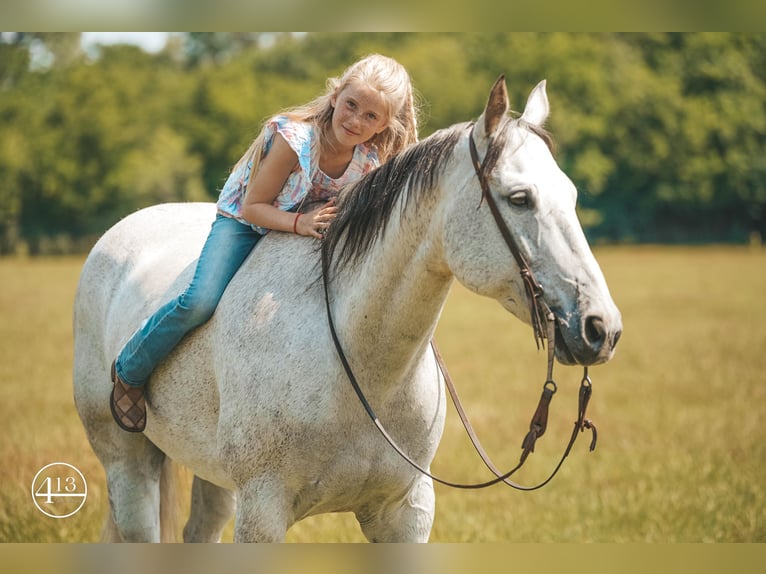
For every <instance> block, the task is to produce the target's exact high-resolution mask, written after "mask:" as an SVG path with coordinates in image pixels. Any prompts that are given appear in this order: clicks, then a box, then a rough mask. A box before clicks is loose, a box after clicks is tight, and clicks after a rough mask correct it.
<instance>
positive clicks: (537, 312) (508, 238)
mask: <svg viewBox="0 0 766 574" xmlns="http://www.w3.org/2000/svg"><path fill="white" fill-rule="evenodd" d="M474 129H475V128H474ZM468 141H469V148H470V153H471V160H472V162H473V166H474V170H475V172H476V177H477V178H478V180H479V185H480V186H481V190H482V199H485V200H486V201H487V205H488V206H489V209H490V212H491V213H492V216H493V217H494V219H495V223H496V224H497V227H498V230H499V231H500V234H501V235H502V237H503V239H504V240H505V243H506V245H507V246H508V248H509V250H510V251H511V254H512V255H513V258H514V259H515V260H516V263H517V264H518V266H519V270H520V273H521V277H522V280H523V282H524V288H525V290H526V292H527V296H528V299H529V306H530V309H529V310H530V315H531V318H532V328H533V331H534V336H535V343H536V345H537V348H538V349H539V348H540V346H541V345H542V346H543V347H544V346H545V340H547V341H548V369H547V376H546V380H545V383H544V384H543V392H542V395H541V396H540V401H539V402H538V404H537V408H536V409H535V412H534V414H533V415H532V420H531V421H530V423H529V431H528V432H527V434H526V436H525V437H524V440H523V442H522V445H521V448H522V453H521V456H520V458H519V462H518V464H517V465H516V466H515V467H514V468H512V469H511V470H509V471H507V472H505V473H502V472H500V471H499V470H498V468H497V467H496V466H495V464H494V463H493V462H492V460H491V459H490V458H489V456H488V455H487V452H486V451H485V450H484V447H483V446H482V445H481V442H480V441H479V439H478V437H477V436H476V432H475V431H474V429H473V426H472V425H471V422H470V421H469V419H468V416H467V415H466V413H465V410H464V409H463V405H462V403H461V402H460V399H459V397H458V395H457V390H456V388H455V385H454V383H453V382H452V379H451V377H450V376H449V373H448V371H447V368H446V365H445V364H444V360H443V359H442V356H441V353H440V352H439V350H438V348H437V347H436V343H435V342H434V341H433V340H432V341H431V347H432V349H433V353H434V357H435V359H436V363H437V365H438V367H439V369H440V370H441V372H442V376H443V378H444V383H445V386H446V387H447V390H448V392H449V394H450V397H451V398H452V402H453V403H454V405H455V410H456V411H457V413H458V416H459V417H460V420H461V422H462V423H463V427H464V428H465V430H466V432H467V433H468V436H469V438H470V439H471V443H472V444H473V446H474V448H475V449H476V452H477V453H478V454H479V456H480V457H481V459H482V461H483V462H484V464H485V465H486V467H487V468H488V469H489V470H490V471H491V472H492V473H493V474H494V475H495V478H494V479H492V480H488V481H486V482H479V483H468V484H466V483H457V482H451V481H448V480H444V479H442V478H439V477H437V476H435V475H433V474H431V473H430V472H428V470H426V469H425V468H423V467H422V466H421V465H419V464H418V463H416V462H415V461H414V460H413V459H412V458H411V457H410V456H409V455H408V454H407V453H405V452H404V450H403V449H402V448H401V447H400V446H399V445H398V444H397V443H396V441H395V440H394V439H393V438H392V437H391V435H390V434H389V433H388V431H386V429H385V428H384V427H383V424H382V423H381V422H380V419H379V418H378V416H377V415H376V414H375V411H374V410H373V408H372V406H371V405H370V403H369V401H368V400H367V398H366V397H365V395H364V392H363V391H362V389H361V387H360V386H359V383H358V381H357V379H356V376H355V375H354V373H353V371H352V369H351V366H350V365H349V363H348V359H347V358H346V354H345V353H344V351H343V347H342V346H341V343H340V340H339V339H338V334H337V332H336V330H335V323H334V321H333V318H332V312H331V310H330V297H329V288H328V280H327V274H326V273H323V274H322V281H323V285H324V294H325V306H326V308H327V320H328V324H329V327H330V335H331V336H332V340H333V343H334V344H335V349H336V351H337V353H338V357H339V358H340V361H341V364H342V365H343V369H344V370H345V372H346V376H347V377H348V379H349V381H350V382H351V386H352V387H353V388H354V392H355V393H356V395H357V397H358V398H359V401H360V402H361V403H362V406H363V407H364V409H365V411H367V414H368V415H369V417H370V419H371V420H372V422H373V424H374V425H375V427H376V428H377V429H378V431H379V432H380V434H381V435H382V436H383V438H384V439H386V441H387V442H388V444H389V445H390V446H391V447H392V448H393V449H394V450H395V451H396V452H397V453H398V454H399V455H400V456H401V457H402V458H403V459H404V460H405V461H406V462H407V463H408V464H410V465H411V466H412V467H414V468H415V469H416V470H418V471H419V472H421V473H422V474H424V475H426V476H428V477H429V478H431V479H432V480H434V481H436V482H438V483H440V484H443V485H445V486H450V487H453V488H461V489H479V488H486V487H488V486H492V485H494V484H498V483H500V482H503V483H505V484H507V485H508V486H510V487H512V488H515V489H517V490H523V491H531V490H537V489H538V488H542V487H543V486H545V485H546V484H548V483H549V482H550V481H551V480H552V479H553V477H554V476H555V475H556V474H557V473H558V471H559V469H560V468H561V466H562V464H563V463H564V460H565V459H566V457H567V456H568V455H569V452H570V451H571V450H572V447H573V446H574V443H575V441H576V440H577V437H578V435H579V433H580V432H583V431H585V429H590V430H591V431H592V432H593V440H592V441H591V444H590V450H591V451H593V450H595V448H596V439H597V433H596V427H595V425H594V424H593V423H592V422H591V421H590V420H589V419H586V418H585V413H586V410H587V407H588V402H589V401H590V396H591V391H592V383H591V380H590V377H589V376H588V367H585V368H584V374H583V378H582V381H581V382H580V392H579V401H578V409H577V420H576V421H575V423H574V429H573V430H572V435H571V436H570V439H569V442H568V444H567V446H566V449H565V450H564V454H563V455H562V457H561V460H559V463H558V464H557V465H556V467H555V468H554V470H553V472H552V473H551V474H550V475H549V476H548V478H546V479H545V480H544V481H542V482H540V483H539V484H537V485H534V486H524V485H521V484H518V483H516V482H513V481H512V480H509V478H510V476H511V475H513V474H514V473H515V472H516V471H518V470H519V469H520V468H521V467H522V466H523V465H524V463H525V462H526V460H527V457H528V456H529V454H530V453H533V452H534V451H535V443H536V442H537V439H538V438H540V437H541V436H542V435H543V434H544V433H545V430H546V428H547V425H548V409H549V406H550V402H551V399H552V398H553V395H554V394H555V393H556V390H557V387H556V383H555V382H554V380H553V362H554V347H555V320H556V318H555V315H554V314H553V312H552V311H551V309H550V307H548V305H547V304H546V303H545V300H544V299H543V288H542V285H540V283H539V282H538V281H537V279H536V278H535V276H534V274H533V273H532V269H531V268H530V267H529V265H528V264H527V262H526V259H525V258H524V256H523V254H522V253H521V251H520V250H519V248H518V245H517V243H516V241H515V240H514V238H513V235H512V234H511V232H510V230H509V229H508V226H507V225H506V223H505V221H504V220H503V218H502V216H501V215H500V211H499V209H498V207H497V204H496V203H495V200H494V198H493V197H492V194H491V193H490V189H489V183H488V181H487V175H486V173H484V166H483V165H482V163H481V161H480V160H479V156H478V152H477V150H476V144H475V143H474V139H473V129H472V130H471V133H470V134H469V138H468Z"/></svg>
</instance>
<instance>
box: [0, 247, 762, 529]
mask: <svg viewBox="0 0 766 574" xmlns="http://www.w3.org/2000/svg"><path fill="white" fill-rule="evenodd" d="M596 256H597V258H598V259H599V261H600V263H601V265H602V268H603V270H604V273H605V275H606V277H607V280H608V281H609V284H610V288H611V290H612V294H613V296H614V298H615V300H616V302H617V304H618V305H619V306H620V308H621V310H622V313H623V321H624V326H625V331H624V335H623V338H622V340H621V342H620V345H619V347H618V350H617V355H616V357H615V359H614V361H613V362H611V363H610V364H608V365H604V366H600V367H597V368H594V369H592V370H591V376H592V378H593V382H594V392H593V399H592V401H591V405H590V410H589V416H590V418H592V419H593V420H594V422H595V423H596V425H597V426H598V432H599V445H598V448H597V450H596V451H595V452H594V453H588V451H587V444H588V439H589V436H583V438H582V440H581V442H578V444H577V445H576V447H575V449H574V451H573V452H572V454H571V455H570V457H569V459H568V460H567V462H566V464H565V465H564V468H563V469H562V471H561V472H560V473H559V475H558V476H557V477H556V478H555V479H554V481H553V482H552V483H551V484H550V485H548V486H547V487H545V488H543V489H542V490H540V491H537V492H533V493H519V492H516V491H512V490H510V489H509V488H507V487H505V486H495V487H493V488H490V489H488V490H483V491H477V492H466V491H455V490H451V489H448V488H446V487H442V486H438V485H437V487H436V488H437V492H436V498H437V511H436V519H435V523H434V528H433V532H432V536H431V539H432V541H436V542H464V541H472V542H493V541H509V542H588V541H596V542H708V541H709V542H766V479H765V478H764V477H766V420H765V418H764V415H765V413H766V400H765V399H766V299H765V298H764V297H765V296H766V251H763V250H748V249H743V248H656V247H642V248H633V247H631V248H628V247H620V248H602V249H598V250H597V251H596ZM82 262H83V259H82V258H60V259H39V260H38V259H27V260H20V259H0V392H1V393H2V394H1V395H0V396H2V399H1V400H0V420H2V421H3V430H2V431H0V433H1V434H0V436H2V440H0V477H2V478H1V479H0V484H1V485H2V488H1V489H0V541H3V542H25V541H36V542H87V541H96V540H98V537H99V532H100V528H101V524H102V520H103V516H104V513H105V512H106V504H107V502H106V486H105V482H104V474H103V471H102V469H101V467H100V465H99V463H98V461H97V459H96V458H95V456H94V455H93V453H92V451H91V450H90V447H89V445H88V443H87V441H86V438H85V434H84V431H83V430H82V427H81V425H80V421H79V419H78V417H77V414H76V412H75V410H74V406H73V402H72V384H71V364H72V336H71V311H72V301H73V297H74V292H75V289H76V284H77V278H78V274H79V271H80V267H81V265H82ZM437 341H438V342H439V345H440V347H441V350H442V353H443V355H444V356H445V359H446V361H447V364H448V366H449V368H450V371H451V374H452V376H453V378H454V379H455V381H456V384H457V385H458V390H459V391H460V394H461V398H462V399H463V400H464V402H465V404H466V408H467V410H468V412H469V414H470V415H471V417H472V420H473V422H474V425H475V426H476V427H477V432H478V433H479V436H480V437H481V439H482V442H483V443H484V444H485V446H486V447H487V449H488V450H489V452H490V453H491V455H492V456H493V458H494V459H495V460H496V462H498V464H500V465H501V466H503V467H511V466H513V465H514V464H515V462H516V461H517V460H518V454H519V445H520V443H521V440H522V438H523V436H524V432H525V429H526V428H527V426H528V424H529V417H530V416H531V414H532V411H533V410H534V408H535V405H536V401H537V398H538V397H539V394H540V389H541V385H542V382H543V379H544V375H545V355H544V353H542V352H537V351H536V349H535V346H534V342H533V340H532V335H531V331H530V330H529V328H527V327H524V326H522V325H521V324H520V323H519V322H518V321H517V320H515V319H513V318H511V317H509V316H507V315H506V314H505V313H504V312H503V311H502V310H501V309H500V307H499V306H498V305H497V304H496V303H494V302H492V301H487V300H483V299H480V298H478V297H477V296H474V295H472V294H470V293H468V292H466V291H465V290H464V289H463V288H461V287H459V286H456V287H455V288H454V289H453V292H452V294H451V296H450V300H449V302H448V304H447V307H446V309H445V312H444V315H443V317H442V320H441V323H440V325H439V328H438V331H437ZM328 352H329V351H328ZM554 375H555V378H556V380H557V382H558V383H559V392H558V394H557V395H556V397H555V399H554V401H553V404H552V407H551V421H550V423H549V430H548V432H547V433H546V435H545V437H544V438H543V439H541V442H540V443H539V444H538V447H537V449H536V452H535V454H533V455H532V456H531V458H530V460H529V461H528V462H527V465H526V466H527V467H528V468H526V467H525V470H524V474H523V475H521V476H519V480H520V481H525V482H529V483H531V482H534V481H536V480H540V479H541V478H544V477H545V476H547V473H548V472H549V471H550V469H551V467H552V466H553V465H554V464H555V461H556V460H557V458H558V457H559V456H560V453H561V450H562V449H563V447H564V444H565V442H566V440H567V438H568V436H569V433H570V430H571V425H572V421H573V420H574V417H575V410H576V392H577V387H578V383H579V379H580V377H581V370H580V369H576V368H564V367H561V366H560V365H557V367H556V370H555V372H554ZM383 422H384V423H385V421H383ZM58 461H62V462H68V463H70V464H73V465H74V466H76V467H78V468H79V469H80V470H81V471H82V472H83V474H84V475H85V476H86V478H87V480H88V500H87V502H86V504H85V506H84V507H83V509H82V510H81V511H80V512H79V513H77V514H76V515H74V516H72V517H70V518H66V519H52V518H48V517H46V516H44V515H43V514H41V513H40V512H39V511H38V510H37V509H36V508H35V507H34V505H33V504H32V500H31V495H30V487H31V484H32V479H33V477H34V475H35V473H36V472H37V471H38V470H39V469H40V468H42V467H43V466H44V465H46V464H49V463H51V462H58ZM433 470H434V472H436V473H437V474H440V475H444V476H445V477H447V478H449V479H453V480H461V481H475V480H484V479H486V477H487V475H486V473H485V472H482V466H481V462H480V461H479V460H478V459H477V458H476V455H475V454H474V452H473V451H472V449H471V447H470V445H469V444H468V442H467V439H466V438H465V437H464V435H463V433H462V431H461V428H460V423H459V420H458V419H457V417H456V415H455V414H454V412H453V411H452V410H450V413H449V417H448V422H447V428H446V430H445V434H444V438H443V440H442V443H441V446H440V449H439V452H438V454H437V458H436V460H435V462H434V465H433ZM227 538H228V539H229V540H230V539H231V526H230V527H229V529H228V531H227ZM288 540H289V541H361V540H363V538H362V536H361V533H360V531H359V528H358V526H357V525H356V523H355V521H354V520H353V517H351V516H350V515H327V516H322V517H316V518H312V519H309V520H306V521H303V522H302V523H300V524H298V525H296V526H295V527H293V528H292V529H291V531H290V532H289V533H288Z"/></svg>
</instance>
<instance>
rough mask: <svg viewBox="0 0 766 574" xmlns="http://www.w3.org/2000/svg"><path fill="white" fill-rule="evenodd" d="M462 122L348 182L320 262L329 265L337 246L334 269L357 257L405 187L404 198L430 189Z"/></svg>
mask: <svg viewBox="0 0 766 574" xmlns="http://www.w3.org/2000/svg"><path fill="white" fill-rule="evenodd" d="M465 126H466V124H458V125H456V126H452V127H450V128H447V129H444V130H440V131H437V132H435V133H434V134H432V135H431V136H429V137H428V138H426V139H424V140H422V141H420V142H418V143H416V144H414V145H413V146H411V147H409V148H407V149H406V150H405V151H403V152H401V153H399V154H397V155H395V156H394V157H392V158H391V159H389V160H388V161H387V162H386V163H384V164H383V165H381V166H380V167H378V168H377V169H375V170H373V171H371V172H370V173H368V174H367V175H366V176H365V177H363V178H362V179H360V180H359V181H357V182H356V183H354V184H351V185H350V186H348V187H346V188H345V189H344V190H343V191H342V192H341V195H340V197H339V199H338V215H337V216H336V218H335V220H333V223H332V225H330V227H329V228H328V230H327V234H326V236H325V238H324V241H322V261H323V267H325V263H324V262H326V266H327V267H329V262H330V260H331V255H332V254H333V253H335V250H336V248H338V247H340V252H339V253H337V257H336V259H335V262H334V263H335V266H336V268H340V267H343V266H344V265H346V264H348V263H349V262H352V261H357V260H359V259H360V258H361V257H362V255H363V254H364V253H366V252H367V251H368V250H369V248H370V247H371V246H372V244H373V243H374V241H375V239H376V238H377V237H378V236H379V235H380V234H381V233H382V232H383V230H384V229H385V228H386V225H387V224H388V221H389V219H390V218H391V213H392V212H393V210H394V206H395V205H396V204H397V201H398V199H399V198H400V196H401V195H402V192H403V191H404V190H405V189H409V193H408V195H407V197H406V198H405V201H407V202H409V201H411V200H412V198H413V196H418V195H420V194H422V193H427V192H428V191H430V190H432V189H433V188H434V186H435V183H436V179H437V177H438V176H439V175H440V174H441V173H442V171H443V170H444V167H445V165H446V164H447V160H448V159H449V157H450V156H451V152H452V150H453V149H454V148H455V145H456V144H457V142H458V140H459V139H460V137H461V136H462V135H463V133H464V129H465ZM344 233H345V238H344V240H343V241H341V237H342V236H343V235H344ZM327 267H325V272H327V271H328V270H329V269H328V268H327Z"/></svg>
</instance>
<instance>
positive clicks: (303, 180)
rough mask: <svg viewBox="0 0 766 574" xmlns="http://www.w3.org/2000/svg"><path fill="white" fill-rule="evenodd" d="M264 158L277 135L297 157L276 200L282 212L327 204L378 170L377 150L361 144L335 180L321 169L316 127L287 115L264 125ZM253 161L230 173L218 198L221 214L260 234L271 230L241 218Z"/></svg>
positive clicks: (277, 117) (276, 117)
mask: <svg viewBox="0 0 766 574" xmlns="http://www.w3.org/2000/svg"><path fill="white" fill-rule="evenodd" d="M263 129H264V132H265V133H264V145H263V150H264V151H263V155H264V157H265V156H266V154H268V153H269V150H270V149H271V146H272V144H273V143H274V136H275V134H277V133H278V134H280V135H281V136H282V137H283V138H285V141H286V142H287V143H288V145H289V146H290V148H291V149H292V150H293V151H294V152H295V153H296V155H297V156H298V167H299V169H296V170H295V171H293V172H292V173H291V174H290V175H289V176H288V178H287V181H286V182H285V185H284V187H283V188H282V191H281V192H280V193H279V195H278V196H277V198H276V199H275V200H274V206H275V207H277V208H278V209H281V210H282V211H291V210H297V209H299V208H300V206H301V205H302V203H303V202H304V200H305V201H308V202H313V201H327V200H329V199H330V198H332V197H336V196H337V195H338V192H339V191H340V190H341V188H342V187H343V186H344V185H347V184H349V183H352V182H354V181H357V180H358V179H360V178H361V177H362V176H363V175H365V174H366V173H368V172H370V171H372V170H373V169H375V168H376V167H377V166H378V164H379V160H378V154H377V152H376V150H375V149H374V148H371V147H368V146H366V145H364V144H359V145H357V146H356V148H355V149H354V155H353V157H352V159H351V163H350V164H349V165H348V167H347V168H346V171H345V172H344V173H343V175H342V176H340V177H339V178H337V179H333V178H331V177H329V176H328V175H326V174H325V173H324V172H323V171H322V170H321V169H319V140H318V138H317V134H316V130H315V127H314V125H313V124H310V123H304V122H296V121H293V120H290V119H288V118H287V117H285V116H275V117H274V118H272V119H271V120H269V121H268V122H267V123H266V125H265V126H264V128H263ZM252 167H253V162H252V160H251V161H249V162H247V164H246V165H245V164H243V165H242V166H240V167H239V168H238V169H236V170H234V171H232V172H231V174H230V175H229V178H228V179H227V180H226V183H225V184H224V186H223V189H221V193H220V195H219V196H218V202H217V203H216V206H217V207H218V212H219V213H222V214H223V215H226V216H229V217H233V218H234V219H236V220H237V221H239V222H240V223H244V224H245V225H250V227H252V228H253V229H254V230H255V231H257V232H258V233H261V234H264V235H265V234H266V233H268V231H269V230H268V229H264V228H262V227H258V226H257V225H252V224H250V223H249V222H247V221H246V220H245V219H244V218H243V217H242V198H243V197H244V194H245V190H246V189H247V182H248V181H250V171H251V170H252Z"/></svg>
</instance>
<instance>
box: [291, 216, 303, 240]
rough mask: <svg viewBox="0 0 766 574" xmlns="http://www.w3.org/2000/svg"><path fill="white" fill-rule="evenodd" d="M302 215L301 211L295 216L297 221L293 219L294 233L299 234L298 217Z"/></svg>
mask: <svg viewBox="0 0 766 574" xmlns="http://www.w3.org/2000/svg"><path fill="white" fill-rule="evenodd" d="M301 215H302V214H301V213H299V214H298V215H296V216H295V221H293V233H295V234H296V235H298V218H299V217H300V216H301Z"/></svg>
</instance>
